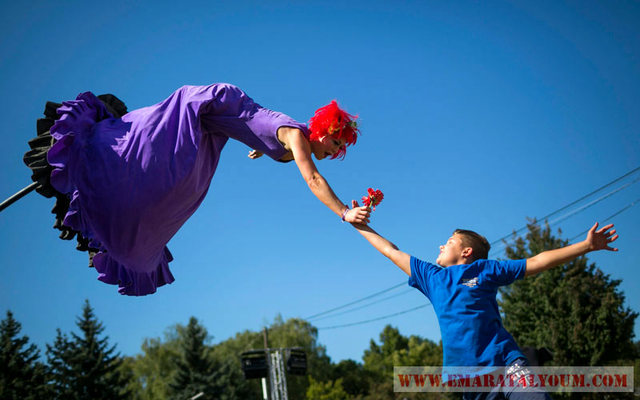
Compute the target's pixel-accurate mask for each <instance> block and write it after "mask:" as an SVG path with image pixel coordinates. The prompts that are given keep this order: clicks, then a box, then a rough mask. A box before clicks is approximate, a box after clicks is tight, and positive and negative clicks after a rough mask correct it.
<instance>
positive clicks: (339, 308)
mask: <svg viewBox="0 0 640 400" xmlns="http://www.w3.org/2000/svg"><path fill="white" fill-rule="evenodd" d="M405 284H406V282H402V283H399V284H397V285H395V286H391V287H390V288H387V289H384V290H381V291H379V292H376V293H374V294H371V295H369V296H365V297H363V298H360V299H358V300H354V301H352V302H351V303H347V304H344V305H342V306H339V307H336V308H332V309H331V310H327V311H323V312H321V313H317V314H313V315H312V316H310V317H307V318H305V319H306V320H309V319H312V318H316V317H319V316H321V315H324V314H329V313H330V312H333V311H336V310H341V309H343V308H345V307H349V306H351V305H354V304H357V303H360V302H361V301H365V300H368V299H370V298H372V297H376V296H379V295H381V294H383V293H387V292H389V291H391V290H393V289H396V288H399V287H400V286H404V285H405Z"/></svg>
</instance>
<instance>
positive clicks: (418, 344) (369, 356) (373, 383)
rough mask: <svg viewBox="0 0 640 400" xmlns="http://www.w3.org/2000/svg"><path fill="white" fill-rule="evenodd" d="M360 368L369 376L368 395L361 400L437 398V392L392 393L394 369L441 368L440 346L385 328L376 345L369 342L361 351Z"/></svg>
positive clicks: (394, 329) (373, 342)
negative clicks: (397, 367) (365, 348)
mask: <svg viewBox="0 0 640 400" xmlns="http://www.w3.org/2000/svg"><path fill="white" fill-rule="evenodd" d="M362 358H363V360H364V366H363V369H364V371H366V372H367V373H368V374H369V379H370V381H369V390H368V394H367V395H365V396H363V397H361V398H362V399H363V400H378V399H380V400H381V399H394V398H403V399H404V398H407V399H440V398H446V397H442V396H443V395H441V394H439V393H394V392H393V367H394V366H439V365H442V344H436V343H434V342H433V341H431V340H428V339H424V338H421V337H419V336H415V335H412V336H409V337H406V336H403V335H402V334H401V333H400V331H399V330H398V329H397V328H394V327H392V326H391V325H387V326H385V327H384V329H383V330H382V332H381V333H380V344H377V343H376V342H375V341H374V340H373V339H372V340H371V342H370V344H369V349H368V350H365V352H364V356H363V357H362Z"/></svg>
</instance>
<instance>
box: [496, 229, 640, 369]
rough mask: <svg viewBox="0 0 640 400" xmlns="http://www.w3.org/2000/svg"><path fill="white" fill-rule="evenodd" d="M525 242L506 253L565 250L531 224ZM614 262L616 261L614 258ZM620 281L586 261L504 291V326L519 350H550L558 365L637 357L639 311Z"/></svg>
mask: <svg viewBox="0 0 640 400" xmlns="http://www.w3.org/2000/svg"><path fill="white" fill-rule="evenodd" d="M528 229H529V232H528V233H527V235H526V237H525V238H522V237H518V238H516V239H515V241H514V243H513V244H511V245H509V246H508V247H507V249H506V253H507V256H508V257H509V258H511V259H522V258H529V257H531V256H533V255H535V254H538V253H540V252H542V251H544V250H549V249H553V248H558V247H562V246H566V245H567V244H568V242H567V241H565V240H562V239H559V238H556V237H554V236H553V235H552V234H551V229H550V228H549V226H548V225H546V226H545V227H544V229H543V228H541V227H540V226H539V225H538V224H537V223H536V221H532V222H531V223H529V224H528ZM612 261H615V260H613V259H612ZM619 285H620V281H619V280H612V279H611V278H610V277H609V275H607V274H605V273H603V272H602V271H601V270H600V269H599V268H597V267H596V265H595V264H593V263H592V264H588V260H587V258H586V257H584V256H583V257H579V258H577V259H575V260H573V261H570V262H568V263H567V264H565V265H561V266H558V267H555V268H552V269H551V270H548V271H545V272H543V273H541V274H538V275H536V276H533V277H528V278H526V279H524V280H521V281H517V282H516V283H514V284H512V285H510V286H507V287H505V288H504V289H503V290H502V291H501V293H502V301H501V302H500V305H501V307H502V310H503V312H504V316H505V318H504V325H505V328H506V329H507V330H508V331H509V332H510V333H511V334H512V335H513V336H514V337H515V339H516V341H517V342H518V344H519V345H520V346H533V347H538V348H539V347H547V348H549V349H550V350H551V352H552V354H553V361H552V363H553V364H555V365H607V364H609V363H614V362H616V361H618V360H624V359H633V354H634V347H633V342H632V339H633V335H634V334H633V325H634V322H635V319H636V317H637V316H638V314H637V313H635V312H633V311H632V310H630V309H629V308H627V307H625V306H624V298H625V297H624V294H622V293H621V292H620V290H619V289H618V286H619Z"/></svg>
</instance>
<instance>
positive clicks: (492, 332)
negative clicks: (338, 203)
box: [353, 202, 618, 399]
mask: <svg viewBox="0 0 640 400" xmlns="http://www.w3.org/2000/svg"><path fill="white" fill-rule="evenodd" d="M353 204H354V206H355V205H357V203H356V202H353ZM353 225H354V227H355V228H356V229H358V231H359V232H360V233H361V234H362V235H363V236H364V237H365V238H366V239H367V240H368V241H369V242H370V243H371V244H372V245H373V247H375V248H376V249H377V250H378V251H379V252H380V253H382V254H383V255H384V256H386V257H387V258H389V259H390V260H391V261H393V263H394V264H396V265H397V266H398V267H400V269H402V270H403V271H404V272H405V273H406V274H407V275H409V285H410V286H412V287H415V288H416V289H418V290H420V291H421V292H422V293H423V294H424V295H425V296H427V298H428V299H429V300H430V301H431V304H433V309H434V311H435V312H436V315H437V317H438V322H439V324H440V332H441V336H442V347H443V358H444V360H443V365H444V366H508V368H509V373H512V374H513V373H514V372H518V369H522V370H523V371H524V373H527V372H526V369H524V368H523V367H524V366H526V365H528V361H527V359H526V357H525V356H524V355H523V354H522V352H521V351H520V349H519V348H518V345H517V344H516V342H515V340H514V339H513V337H512V336H511V335H510V334H509V332H507V330H506V329H505V328H504V327H503V326H502V319H501V318H500V312H499V310H498V304H497V302H496V294H497V292H498V287H500V286H504V285H509V284H511V283H513V282H514V281H515V280H516V279H522V278H524V277H525V276H531V275H535V274H538V273H540V272H542V271H545V270H547V269H550V268H552V267H555V266H558V265H560V264H563V263H565V262H567V261H570V260H572V259H574V258H576V257H579V256H582V255H584V254H586V253H588V252H590V251H595V250H610V251H618V249H617V248H612V247H610V246H609V244H610V243H611V242H613V241H614V240H616V239H617V238H618V235H617V234H616V231H615V230H613V229H611V228H613V224H610V225H607V226H605V227H603V228H601V229H599V230H598V223H596V224H595V225H593V227H591V229H590V230H589V233H588V234H587V238H586V239H585V240H584V241H582V242H579V243H576V244H572V245H570V246H566V247H562V248H559V249H555V250H548V251H544V252H542V253H540V254H538V255H536V256H534V257H531V258H528V259H526V260H506V261H495V260H487V258H488V254H489V248H490V245H489V242H488V241H487V239H485V238H484V237H483V236H481V235H479V234H477V233H475V232H473V231H468V230H462V229H457V230H456V231H454V233H453V235H452V236H451V237H450V238H449V239H448V240H447V242H446V243H445V244H444V245H442V246H440V254H439V255H438V258H437V259H436V264H437V265H436V264H431V263H428V262H425V261H422V260H420V259H417V258H415V257H413V256H410V255H409V254H407V253H405V252H403V251H400V250H399V249H398V247H396V246H395V245H394V244H393V243H391V242H390V241H388V240H387V239H385V238H383V237H382V236H380V235H379V234H378V233H377V232H376V231H374V230H373V229H371V228H370V227H369V226H367V225H359V224H353ZM497 396H501V397H497ZM464 398H465V399H494V398H509V399H538V398H540V399H548V398H549V397H548V394H546V393H540V392H538V393H529V392H513V393H465V396H464Z"/></svg>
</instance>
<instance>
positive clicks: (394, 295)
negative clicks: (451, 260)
mask: <svg viewBox="0 0 640 400" xmlns="http://www.w3.org/2000/svg"><path fill="white" fill-rule="evenodd" d="M410 292H413V289H407V290H405V291H404V292H400V293H396V294H392V295H391V296H387V297H383V298H381V299H379V300H375V301H372V302H371V303H367V304H364V305H361V306H358V307H354V308H352V309H349V310H345V311H342V312H339V313H337V314H333V315H325V316H323V317H320V318H316V319H315V320H314V321H313V322H314V323H315V322H317V321H320V320H322V319H326V318H333V317H337V316H339V315H344V314H348V313H351V312H354V311H358V310H362V309H363V308H367V307H371V306H372V305H374V304H378V303H382V302H383V301H387V300H391V299H393V298H396V297H398V296H402V295H405V294H407V293H410Z"/></svg>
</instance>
